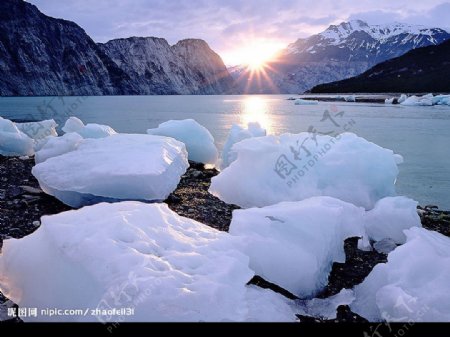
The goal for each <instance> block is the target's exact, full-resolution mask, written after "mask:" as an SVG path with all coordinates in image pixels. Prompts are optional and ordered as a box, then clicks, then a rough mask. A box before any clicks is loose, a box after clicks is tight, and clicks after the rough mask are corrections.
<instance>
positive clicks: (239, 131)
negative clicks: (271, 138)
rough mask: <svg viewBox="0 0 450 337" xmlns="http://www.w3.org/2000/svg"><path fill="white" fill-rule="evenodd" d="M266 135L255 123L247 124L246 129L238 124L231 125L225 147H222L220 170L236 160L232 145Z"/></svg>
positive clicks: (264, 130)
mask: <svg viewBox="0 0 450 337" xmlns="http://www.w3.org/2000/svg"><path fill="white" fill-rule="evenodd" d="M266 134H267V132H266V129H264V128H262V127H261V125H260V124H259V123H256V122H253V123H248V125H247V128H244V127H242V126H240V125H238V124H233V126H232V127H231V130H230V132H229V133H228V137H227V140H226V141H225V145H224V146H223V150H222V155H221V160H220V164H219V167H220V169H221V170H223V169H225V168H226V167H227V166H229V165H230V164H231V163H232V162H233V161H235V160H236V158H237V154H236V152H235V151H233V145H234V144H236V143H239V142H240V141H242V140H244V139H247V138H252V137H263V136H266Z"/></svg>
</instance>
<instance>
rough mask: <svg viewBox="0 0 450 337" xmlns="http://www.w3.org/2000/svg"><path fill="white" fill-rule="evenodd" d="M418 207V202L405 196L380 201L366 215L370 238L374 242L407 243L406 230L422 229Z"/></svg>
mask: <svg viewBox="0 0 450 337" xmlns="http://www.w3.org/2000/svg"><path fill="white" fill-rule="evenodd" d="M417 205H418V202H417V201H415V200H412V199H409V198H407V197H403V196H399V197H386V198H383V199H381V200H379V201H378V202H377V203H376V204H375V207H374V208H373V209H372V210H370V211H369V212H367V213H366V215H365V220H364V222H365V226H366V231H367V234H368V236H369V238H370V239H371V240H374V241H381V240H383V239H392V240H394V242H395V243H397V244H402V243H405V241H406V236H405V234H404V232H403V231H404V230H405V229H409V228H411V227H422V224H421V222H420V217H419V214H418V213H417Z"/></svg>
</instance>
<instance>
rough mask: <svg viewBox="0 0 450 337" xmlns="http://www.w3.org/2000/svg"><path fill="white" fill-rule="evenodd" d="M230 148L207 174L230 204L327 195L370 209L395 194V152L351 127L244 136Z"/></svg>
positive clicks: (214, 191)
mask: <svg viewBox="0 0 450 337" xmlns="http://www.w3.org/2000/svg"><path fill="white" fill-rule="evenodd" d="M233 150H234V151H235V152H236V153H237V159H236V160H235V161H234V162H233V163H232V164H231V165H230V166H229V167H227V168H226V169H224V170H223V171H222V172H221V173H220V174H219V175H217V176H216V177H214V178H212V182H211V187H210V189H209V191H210V193H212V194H213V195H215V196H217V197H219V198H220V199H221V200H223V201H225V202H227V203H230V204H236V205H239V206H241V207H255V206H256V207H262V206H267V205H273V204H276V203H278V202H281V201H296V200H302V199H306V198H309V197H312V196H331V197H335V198H338V199H341V200H343V201H346V202H350V203H353V204H355V205H357V206H362V207H364V208H366V209H371V208H373V207H374V205H375V203H376V202H377V201H378V200H380V199H382V198H384V197H387V196H394V195H395V186H394V182H395V180H396V178H397V174H398V168H397V161H399V160H400V157H399V156H395V155H394V153H393V152H392V151H391V150H388V149H385V148H382V147H380V146H378V145H376V144H374V143H371V142H369V141H367V140H365V139H364V138H360V137H358V136H356V135H355V134H353V133H343V134H341V135H339V136H337V137H331V136H321V135H317V134H313V133H307V132H303V133H300V134H283V135H281V136H266V137H258V138H250V139H245V140H243V141H241V142H239V143H237V144H235V145H234V146H233Z"/></svg>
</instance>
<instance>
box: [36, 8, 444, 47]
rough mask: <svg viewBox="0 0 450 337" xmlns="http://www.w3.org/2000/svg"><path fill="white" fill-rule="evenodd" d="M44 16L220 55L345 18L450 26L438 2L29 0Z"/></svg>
mask: <svg viewBox="0 0 450 337" xmlns="http://www.w3.org/2000/svg"><path fill="white" fill-rule="evenodd" d="M29 2H31V3H33V4H35V5H36V6H38V8H39V9H40V10H41V11H42V12H44V13H45V14H47V15H50V16H54V17H60V18H64V19H67V20H72V21H75V22H76V23H78V24H79V25H80V26H81V27H83V28H84V29H85V30H86V32H87V33H88V34H89V35H90V36H91V37H92V38H93V39H94V40H95V41H98V42H105V41H107V40H110V39H113V38H119V37H129V36H157V37H163V38H166V39H167V40H168V41H169V43H171V44H173V43H176V42H177V41H178V40H180V39H183V38H202V39H204V40H206V41H207V42H208V43H209V44H210V45H211V47H212V48H213V49H214V50H216V51H218V52H219V53H220V54H227V53H228V52H229V50H231V49H233V48H237V47H238V46H240V45H244V44H246V43H249V41H252V40H253V41H254V40H268V41H272V42H273V43H275V42H276V43H279V44H285V45H286V44H288V43H290V42H293V41H295V40H297V39H298V38H300V37H307V36H309V35H311V34H314V33H318V32H320V31H322V30H323V29H326V28H327V26H329V25H330V24H337V23H340V22H342V21H345V20H348V19H356V18H361V19H363V20H366V21H368V22H369V23H387V22H393V21H402V22H410V23H416V24H423V25H433V26H441V27H444V28H450V27H448V26H449V20H448V18H449V17H450V3H449V2H446V3H445V2H443V1H442V0H427V1H423V0H415V1H414V0H397V1H392V0H379V1H372V0H359V1H357V2H355V1H354V0H316V1H314V3H313V4H312V3H311V1H306V0H121V1H119V0H95V1H92V0H74V1H61V0H29Z"/></svg>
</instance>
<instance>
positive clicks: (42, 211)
mask: <svg viewBox="0 0 450 337" xmlns="http://www.w3.org/2000/svg"><path fill="white" fill-rule="evenodd" d="M33 165H34V158H18V157H3V156H0V252H1V247H2V244H3V243H2V242H3V240H5V239H8V238H21V237H24V236H26V235H29V234H31V233H32V232H34V231H35V230H36V229H37V228H38V227H39V226H40V221H39V220H40V218H41V216H43V215H51V214H56V213H60V212H63V211H66V210H70V209H71V208H70V207H68V206H66V205H64V204H63V203H61V202H60V201H58V200H56V199H55V198H53V197H51V196H48V195H47V194H45V193H43V192H42V190H40V188H39V184H38V182H37V180H36V179H35V178H34V177H33V175H32V174H31V169H32V167H33ZM217 174H218V171H217V170H215V169H205V168H204V167H203V165H201V164H197V163H193V162H190V167H189V169H188V170H187V172H186V173H185V174H184V175H183V177H182V179H181V181H180V183H179V185H178V187H177V189H176V190H175V191H174V192H173V193H172V194H171V195H170V196H169V197H168V198H167V200H165V202H166V203H167V204H168V205H169V207H170V208H171V209H172V210H173V211H175V212H176V213H177V214H179V215H181V216H185V217H187V218H191V219H194V220H197V221H199V222H202V223H204V224H206V225H208V226H211V227H213V228H216V229H218V230H221V231H228V228H229V226H230V222H231V216H232V212H233V210H235V209H238V208H239V207H238V206H236V205H229V204H226V203H224V202H223V201H221V200H220V199H218V198H216V197H214V196H212V195H211V194H209V193H208V188H209V185H210V183H211V178H212V177H214V176H215V175H217ZM418 212H419V214H420V217H421V220H422V225H423V227H424V228H427V229H430V230H434V231H438V232H440V233H442V234H444V235H446V236H449V237H450V212H448V211H441V210H439V209H438V208H437V207H436V206H432V205H428V206H425V207H419V209H418ZM345 252H346V257H347V258H346V262H345V263H335V264H334V265H333V269H332V272H331V274H330V277H329V284H328V285H327V287H326V288H325V289H324V290H323V291H322V292H321V294H319V295H318V297H320V298H326V297H329V296H332V295H335V294H337V293H338V292H339V291H340V290H342V289H343V288H352V287H353V286H355V285H356V284H359V283H360V282H362V281H363V279H364V278H365V277H366V276H367V275H368V274H369V273H370V271H371V270H372V269H373V267H374V266H375V265H376V264H377V263H383V262H386V259H387V255H386V254H383V253H378V252H377V251H375V250H373V251H368V252H366V251H361V250H359V249H357V238H350V239H347V240H346V241H345ZM250 283H252V284H256V285H258V286H260V287H263V288H270V289H272V290H274V291H277V292H279V293H281V294H283V295H285V296H287V297H289V298H292V299H295V296H293V295H292V294H290V293H288V292H287V291H285V290H284V289H281V288H279V287H277V286H276V285H273V284H271V283H269V282H267V281H265V280H264V279H262V278H260V277H258V276H256V277H254V278H253V279H252V280H251V281H250ZM6 301H7V299H6V298H5V297H4V296H3V294H2V293H1V292H0V317H2V315H5V313H2V310H5V309H6V307H5V306H2V303H4V302H6ZM299 319H300V321H301V322H303V321H305V322H311V321H313V322H321V320H319V319H314V318H311V317H305V316H299ZM13 321H17V320H13ZM332 321H333V322H364V321H365V319H364V318H362V317H360V316H358V315H356V314H354V313H352V312H351V311H350V309H349V307H348V306H341V307H339V308H338V310H337V318H336V319H335V320H332Z"/></svg>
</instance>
